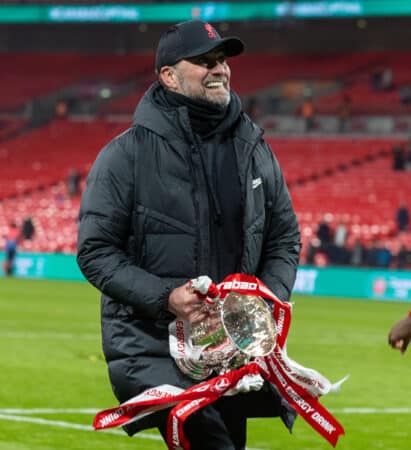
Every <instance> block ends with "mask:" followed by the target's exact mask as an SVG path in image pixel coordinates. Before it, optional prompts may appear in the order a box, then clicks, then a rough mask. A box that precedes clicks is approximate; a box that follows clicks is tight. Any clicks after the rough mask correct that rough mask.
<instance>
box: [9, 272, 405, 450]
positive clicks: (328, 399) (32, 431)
mask: <svg viewBox="0 0 411 450" xmlns="http://www.w3.org/2000/svg"><path fill="white" fill-rule="evenodd" d="M342 282H343V280H342ZM292 301H293V302H294V312H293V320H292V324H291V330H290V333H289V339H288V354H289V356H290V357H291V358H293V359H295V360H296V361H297V362H299V363H301V364H303V365H305V366H307V367H312V368H314V369H317V370H318V371H320V372H321V373H323V374H324V375H325V376H327V377H328V378H329V379H331V380H332V381H337V380H339V379H340V378H342V377H343V376H344V375H346V374H350V378H349V380H348V381H347V382H346V383H345V384H344V385H343V386H342V390H341V392H340V393H337V394H329V395H328V396H325V397H323V398H322V399H321V403H322V404H323V405H324V406H326V407H327V408H328V409H330V410H331V411H332V412H333V413H334V415H335V416H336V417H337V419H338V420H339V421H340V422H341V423H342V424H343V426H344V428H345V431H346V435H345V436H342V437H341V438H340V440H339V443H338V444H337V448H338V449H340V450H357V449H358V450H364V449H365V450H367V449H373V450H375V449H383V450H406V449H407V450H408V449H409V448H410V445H411V444H410V442H411V431H410V430H411V426H410V422H411V349H410V350H409V354H405V355H404V356H401V355H400V353H399V352H397V351H394V350H391V349H390V348H389V347H388V345H387V333H388V330H389V328H390V326H391V325H392V324H393V323H394V322H395V321H396V320H398V319H399V318H401V317H403V316H405V314H406V313H407V311H408V309H409V308H408V305H407V304H405V303H396V302H392V303H390V302H371V301H365V300H354V299H338V298H318V297H308V296H298V295H294V296H293V298H292ZM99 320H100V319H99V293H98V292H97V291H96V290H95V289H94V288H92V287H91V286H89V285H88V284H86V283H81V282H78V283H70V282H59V281H37V280H36V281H34V280H22V279H7V278H1V279H0V355H1V364H0V450H57V449H59V450H74V449H76V450H106V449H107V450H109V449H110V450H111V449H116V450H128V449H130V450H131V449H142V450H160V449H165V445H164V444H163V443H162V441H161V440H159V435H158V433H157V432H156V431H154V430H149V431H147V432H144V433H140V434H139V435H137V437H134V438H128V437H127V436H125V435H123V434H122V432H121V430H117V429H116V430H114V433H105V432H96V431H92V430H91V422H92V419H93V416H94V411H95V410H99V409H104V408H108V407H111V406H115V405H116V400H115V398H114V396H113V394H112V393H111V389H110V385H109V381H108V377H107V371H106V365H105V362H104V360H103V358H102V354H101V345H100V329H99ZM247 448H249V449H254V450H257V449H259V450H277V449H278V450H280V449H281V450H283V449H287V450H322V449H329V448H332V447H331V446H330V445H329V444H328V443H327V442H326V441H325V440H324V439H323V438H322V437H321V436H320V435H318V434H317V433H316V432H315V431H314V430H313V429H312V428H311V427H310V426H309V425H307V424H306V423H305V422H304V420H303V419H301V418H298V419H297V421H296V424H295V427H294V430H293V433H292V434H291V435H290V434H289V433H288V432H287V431H286V430H285V428H284V426H283V425H282V423H281V421H280V420H278V419H252V420H250V421H249V429H248V441H247ZM216 450H218V449H216Z"/></svg>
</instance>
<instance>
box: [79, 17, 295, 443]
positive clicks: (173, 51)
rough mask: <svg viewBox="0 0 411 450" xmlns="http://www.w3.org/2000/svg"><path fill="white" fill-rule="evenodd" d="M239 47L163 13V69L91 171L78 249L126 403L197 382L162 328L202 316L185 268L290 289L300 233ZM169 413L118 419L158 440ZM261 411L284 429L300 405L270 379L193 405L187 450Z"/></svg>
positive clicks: (229, 437)
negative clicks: (242, 82) (251, 111)
mask: <svg viewBox="0 0 411 450" xmlns="http://www.w3.org/2000/svg"><path fill="white" fill-rule="evenodd" d="M243 48H244V44H243V42H242V41H241V40H240V39H239V38H236V37H225V38H222V37H221V36H220V35H219V34H218V32H217V30H216V29H215V28H214V27H213V26H212V25H211V24H209V23H206V22H203V21H200V20H192V21H188V22H182V23H179V24H176V25H173V26H171V27H170V28H169V29H168V30H167V31H166V32H165V33H164V34H163V35H162V36H161V38H160V42H159V44H158V48H157V54H156V72H157V75H158V81H157V82H154V84H152V85H151V87H150V88H149V89H148V91H147V92H146V93H145V94H144V96H143V98H142V100H141V101H140V102H139V104H138V106H137V109H136V112H135V115H134V120H133V125H132V127H131V128H130V129H129V130H127V131H125V132H124V133H122V134H121V135H120V136H118V137H116V138H115V139H114V140H113V141H111V142H110V143H109V144H108V145H107V146H106V147H105V148H104V149H103V150H102V151H101V152H100V154H99V155H98V156H97V159H96V161H95V163H94V164H93V167H92V169H91V172H90V174H89V176H88V178H87V186H86V188H85V191H84V193H83V196H82V200H81V208H80V223H79V234H78V253H77V261H78V264H79V267H80V268H81V270H82V272H83V274H84V275H85V277H86V278H87V279H88V280H89V281H90V283H92V284H93V285H94V286H96V287H97V288H98V289H99V290H100V291H101V292H102V299H101V314H102V318H101V324H102V334H103V350H104V354H105V358H106V361H107V363H108V369H109V375H110V380H111V383H112V388H113V391H114V393H115V395H116V397H117V399H118V400H119V402H120V403H122V402H124V401H126V400H128V399H130V398H131V397H134V396H135V395H137V394H140V393H141V392H143V391H145V390H146V389H149V388H153V387H156V386H158V385H161V384H171V385H174V386H178V387H180V388H184V389H186V388H188V387H190V386H193V385H194V384H195V381H194V380H192V379H191V378H189V377H188V376H187V375H185V374H184V373H183V372H181V371H180V370H179V369H178V367H177V365H176V364H175V361H174V360H173V358H172V357H171V355H170V349H169V334H168V326H169V324H170V323H171V322H172V321H173V320H175V318H176V317H179V318H180V319H182V320H185V321H187V322H188V323H190V324H195V323H199V322H202V321H204V320H206V319H207V318H208V317H209V312H208V310H207V309H205V308H204V302H203V300H202V299H201V298H200V297H199V296H198V295H197V294H196V293H195V292H193V291H192V290H191V289H190V283H189V281H190V279H193V278H196V277H198V276H200V275H208V276H209V277H210V278H211V279H212V280H213V281H214V282H216V283H219V282H220V281H222V280H223V279H224V278H225V277H226V276H227V275H229V274H232V273H238V272H239V273H246V274H250V275H255V276H257V277H258V278H260V279H261V280H262V281H263V282H264V283H265V284H266V285H267V286H268V287H269V289H270V290H272V292H274V293H275V294H276V295H277V296H278V297H279V298H280V299H281V300H285V301H286V300H288V299H289V297H290V294H291V290H292V288H293V285H294V281H295V277H296V269H297V264H298V261H299V254H300V248H301V244H300V232H299V227H298V223H297V218H296V214H295V212H294V209H293V206H292V203H291V199H290V195H289V192H288V189H287V186H286V183H285V180H284V177H283V174H282V171H281V169H280V166H279V164H278V161H277V159H276V157H275V156H274V154H273V152H272V150H271V148H270V147H269V145H268V144H267V143H266V141H265V140H264V138H263V130H261V129H260V128H259V127H258V126H257V125H256V124H255V123H254V122H253V121H252V120H251V119H250V117H249V116H248V115H247V114H246V113H244V111H243V110H242V105H241V102H240V99H239V97H238V95H237V94H236V93H235V92H234V91H233V90H231V88H230V80H231V70H230V65H229V58H230V57H234V56H236V55H239V54H240V53H242V51H243ZM168 412H169V411H167V410H166V411H161V412H156V413H155V414H153V415H149V416H147V417H145V418H144V419H142V420H141V421H138V422H135V423H133V424H129V425H127V426H126V427H125V430H126V432H127V433H128V434H129V435H133V434H134V433H136V432H137V431H138V430H140V429H144V428H152V427H157V428H158V429H159V430H160V432H161V434H162V436H163V438H164V439H165V440H166V433H167V416H168ZM261 416H264V417H272V416H281V418H282V419H283V421H284V423H285V424H286V425H287V427H289V428H291V426H292V424H293V422H294V418H295V412H294V411H293V410H292V409H291V408H290V407H289V405H288V404H286V403H285V402H284V401H283V399H282V397H281V396H280V395H279V394H278V392H276V390H273V389H272V386H271V385H267V384H264V386H263V388H262V390H260V391H258V392H248V393H245V394H240V395H235V396H233V397H222V398H221V399H219V400H217V401H216V402H215V403H213V404H212V405H208V406H206V407H204V408H202V409H200V410H199V411H197V412H196V413H195V414H193V415H191V416H189V417H188V419H187V420H186V422H185V427H184V430H185V434H186V436H187V438H188V440H189V441H190V444H191V449H192V450H200V449H201V450H217V449H218V450H223V449H224V450H240V449H244V448H245V446H246V422H247V417H261Z"/></svg>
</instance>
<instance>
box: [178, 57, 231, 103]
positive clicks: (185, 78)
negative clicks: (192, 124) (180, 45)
mask: <svg viewBox="0 0 411 450" xmlns="http://www.w3.org/2000/svg"><path fill="white" fill-rule="evenodd" d="M174 70H175V73H176V75H177V89H176V91H177V92H178V93H179V94H183V95H185V96H186V97H190V98H192V99H194V100H203V101H207V102H209V103H212V104H215V105H220V106H227V105H228V104H229V103H230V78H231V71H230V67H229V66H228V64H227V61H226V57H225V54H224V52H223V51H222V50H213V51H211V52H209V53H206V54H204V55H201V56H196V57H195V58H190V59H184V60H182V61H180V62H178V63H177V64H176V65H175V66H174Z"/></svg>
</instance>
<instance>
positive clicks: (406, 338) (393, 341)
mask: <svg viewBox="0 0 411 450" xmlns="http://www.w3.org/2000/svg"><path fill="white" fill-rule="evenodd" d="M410 340H411V311H410V312H409V313H408V316H407V317H404V318H403V319H401V320H399V321H398V322H396V323H395V324H394V325H393V326H392V328H391V330H390V332H389V333H388V344H389V345H391V347H392V348H395V349H397V350H400V351H401V353H405V351H406V350H407V347H408V344H409V343H410Z"/></svg>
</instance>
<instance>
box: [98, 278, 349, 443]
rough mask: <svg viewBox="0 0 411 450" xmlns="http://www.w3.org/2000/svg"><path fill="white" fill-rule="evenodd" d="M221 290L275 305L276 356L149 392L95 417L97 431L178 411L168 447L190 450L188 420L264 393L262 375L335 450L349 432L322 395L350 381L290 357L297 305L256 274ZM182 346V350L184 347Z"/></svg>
mask: <svg viewBox="0 0 411 450" xmlns="http://www.w3.org/2000/svg"><path fill="white" fill-rule="evenodd" d="M214 286H215V285H214ZM217 289H218V291H219V297H220V298H224V297H225V296H226V295H227V294H229V293H230V292H232V291H234V292H238V293H240V294H245V295H258V296H261V297H263V298H265V299H269V300H271V301H273V302H274V309H273V316H274V320H275V324H276V330H277V340H276V345H275V348H274V350H273V352H272V353H270V354H269V355H268V356H265V357H261V358H256V359H255V361H253V362H251V363H249V364H246V365H244V366H242V367H240V368H239V369H235V370H231V371H229V372H227V373H225V374H223V375H219V376H216V377H214V378H212V379H209V380H206V381H204V382H202V383H199V384H196V385H194V386H192V387H191V388H189V389H186V390H182V389H180V388H177V387H175V386H170V385H161V386H158V387H156V388H152V389H148V390H146V391H144V392H143V393H141V394H140V395H137V396H136V397H134V398H132V399H130V400H128V401H127V402H125V403H123V404H121V405H120V406H118V407H115V408H110V409H106V410H104V411H100V412H99V413H98V414H97V415H96V416H95V418H94V422H93V426H94V428H95V429H97V430H100V429H104V428H111V427H116V426H121V425H126V424H128V423H131V422H133V421H136V420H139V419H141V418H142V417H144V416H146V415H148V414H151V413H153V412H154V411H158V410H160V409H164V408H170V407H172V410H171V412H170V414H169V419H168V433H167V443H168V446H169V448H170V449H172V450H177V449H179V448H180V449H181V448H183V449H184V450H189V449H190V443H189V442H188V440H187V439H186V437H185V435H184V422H185V420H186V418H187V417H188V416H189V415H190V414H192V413H193V412H194V411H197V410H198V409H200V408H202V407H204V406H205V405H208V404H210V403H212V402H214V401H216V400H217V399H218V398H220V397H221V396H222V395H232V394H233V393H236V392H238V391H244V390H245V389H250V390H252V389H258V385H259V383H258V381H257V379H258V378H259V377H262V378H263V379H265V380H266V381H268V382H269V383H272V384H273V385H274V386H276V387H277V389H278V390H279V392H280V393H281V395H282V396H283V397H284V398H285V399H286V400H287V402H288V403H289V404H290V405H291V406H292V407H293V408H294V409H295V411H296V412H297V413H298V414H299V415H300V416H301V417H303V418H304V420H306V421H307V423H309V424H310V425H311V426H312V427H313V428H314V429H315V430H316V431H317V432H318V433H320V434H321V436H323V437H324V438H325V439H326V440H327V441H328V442H329V443H330V444H331V445H333V446H334V447H335V445H336V444H337V441H338V438H339V436H341V435H343V434H344V428H343V427H342V425H341V424H340V423H339V422H338V421H337V420H336V419H335V418H334V417H333V416H332V414H331V413H330V412H329V411H327V409H326V408H325V407H324V406H322V405H321V404H320V403H319V401H318V397H320V396H321V395H325V394H327V393H328V392H333V391H337V390H338V389H339V388H340V385H341V383H342V382H344V381H345V379H346V378H344V379H343V380H341V381H339V382H338V383H334V384H332V383H331V382H330V381H329V380H328V379H327V378H325V377H324V376H323V375H321V374H320V373H318V372H317V371H315V370H313V369H309V368H306V367H303V366H301V365H300V364H298V363H296V362H295V361H293V360H292V359H291V358H289V357H288V356H287V351H286V340H287V334H288V330H289V327H290V323H291V304H289V303H286V302H282V301H281V300H280V299H278V297H276V296H275V295H274V294H273V293H272V292H271V291H270V290H269V289H268V287H267V286H265V285H264V284H263V283H262V282H261V281H260V280H259V279H258V278H256V277H253V276H250V275H244V274H233V275H230V276H228V277H227V278H226V279H225V280H224V281H223V282H222V283H221V284H219V285H218V286H217ZM213 294H214V293H213ZM177 326H181V327H182V328H181V329H182V330H183V331H182V336H183V337H182V339H183V340H184V335H185V334H186V332H187V330H184V324H183V323H182V324H180V325H177ZM177 336H178V333H177ZM176 345H177V347H176V348H178V343H177V344H176ZM196 350H197V349H195V350H194V353H195V352H196ZM178 351H179V352H180V353H179V354H180V357H186V356H187V355H186V354H185V353H184V352H185V351H186V349H184V347H181V346H180V349H179V350H178ZM190 351H191V349H190ZM250 380H251V382H250Z"/></svg>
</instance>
